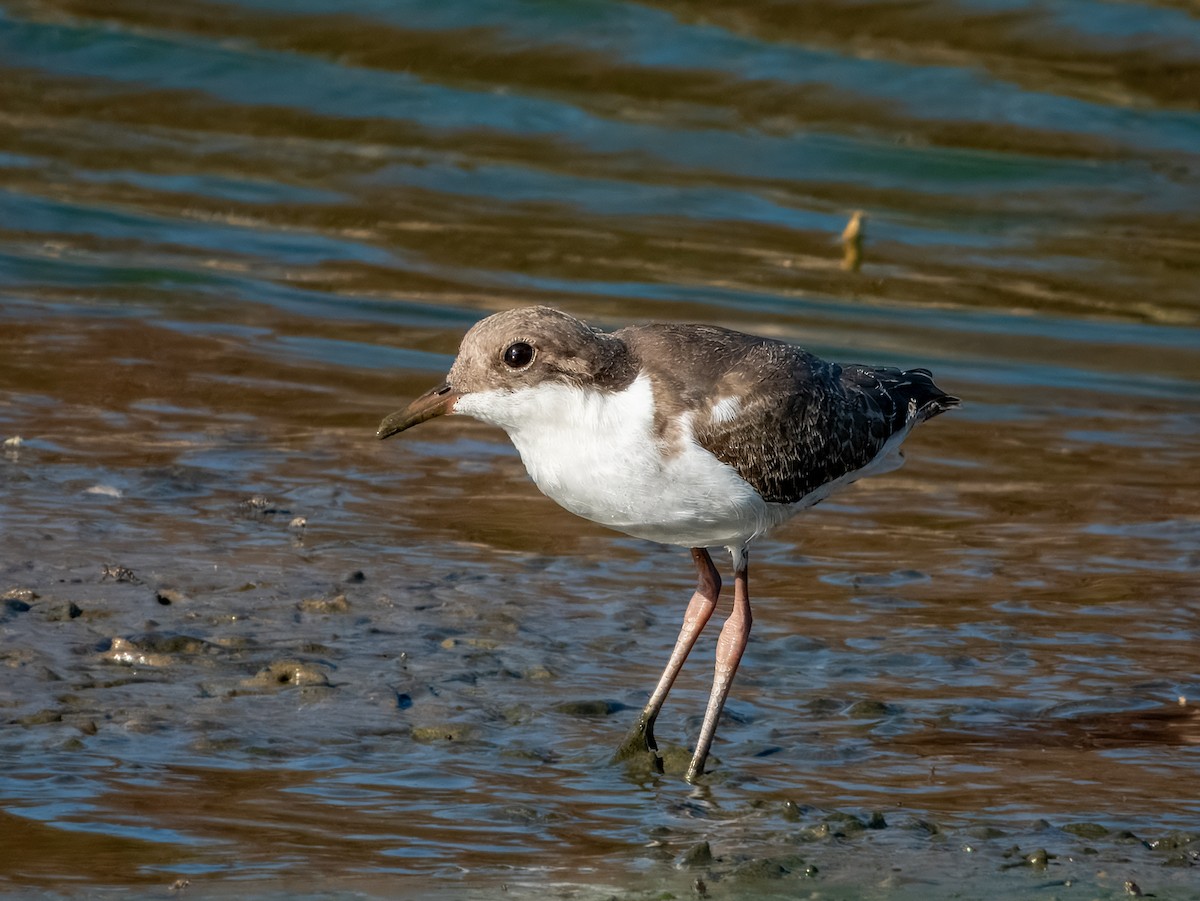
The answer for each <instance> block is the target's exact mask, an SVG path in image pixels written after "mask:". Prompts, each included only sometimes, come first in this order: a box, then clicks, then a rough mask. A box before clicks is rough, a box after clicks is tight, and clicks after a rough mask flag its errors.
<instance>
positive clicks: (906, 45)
mask: <svg viewBox="0 0 1200 901" xmlns="http://www.w3.org/2000/svg"><path fill="white" fill-rule="evenodd" d="M1198 60H1200V18H1197V16H1196V11H1195V7H1194V6H1193V5H1192V4H1190V3H1186V2H1178V3H1173V2H1167V0H1162V2H1156V3H1154V2H1143V3H1134V2H1100V0H1078V2H1063V3H1056V4H1052V5H1051V4H1032V3H1020V2H1003V3H994V2H958V3H951V2H935V3H930V4H926V5H913V4H893V3H846V2H828V3H827V2H815V3H806V4H803V5H802V6H800V7H799V8H796V6H795V5H793V4H774V3H770V2H753V0H750V2H746V0H743V2H739V3H732V2H730V3H726V2H707V3H705V4H703V5H701V4H687V3H682V2H662V3H644V4H632V3H616V2H598V0H597V2H580V3H572V4H550V5H547V4H540V3H513V2H504V3H500V2H483V0H479V2H474V0H472V2H468V3H460V4H419V3H412V4H384V3H373V2H369V0H361V2H357V3H354V4H349V5H348V4H345V3H337V4H335V3H328V2H322V0H309V2H306V3H303V4H298V3H294V2H289V3H279V2H269V0H257V2H255V0H244V2H240V3H233V4H219V3H207V2H192V0H185V2H180V3H172V4H148V3H140V2H135V0H115V2H114V0H105V2H97V0H44V2H39V0H30V2H19V0H14V2H0V388H2V389H3V390H2V392H0V439H14V438H17V437H19V438H20V439H21V441H20V443H17V442H16V441H9V442H8V443H7V444H6V445H5V446H4V448H3V449H2V450H0V486H2V493H0V542H2V543H0V547H2V551H0V592H7V594H5V595H4V599H3V601H0V603H2V604H3V606H2V607H0V663H2V664H3V673H4V676H3V678H2V679H0V891H2V892H3V893H4V894H5V896H6V897H24V896H30V897H60V896H71V897H74V896H83V895H86V896H104V895H108V894H115V893H118V892H126V891H128V890H130V889H133V890H136V891H137V892H138V893H139V894H150V895H162V896H166V895H170V894H175V893H177V892H178V891H180V890H181V889H182V888H183V887H182V884H181V883H178V882H177V881H178V880H187V882H188V885H187V886H186V893H187V894H190V895H193V896H196V895H212V896H219V895H231V896H238V897H248V896H249V897H260V898H267V897H314V898H317V897H320V898H326V897H342V896H347V897H349V896H354V897H396V896H403V897H418V896H423V895H433V894H439V895H442V894H444V893H445V892H447V891H453V892H454V893H455V894H456V895H461V896H478V897H491V896H494V895H496V894H499V893H501V892H502V891H503V892H504V893H505V894H506V896H508V897H539V898H540V897H560V896H561V897H582V898H589V897H610V896H614V895H615V896H617V897H631V898H640V897H661V896H662V893H663V892H669V893H671V894H673V895H675V896H676V897H689V896H693V897H694V896H696V895H697V894H698V893H699V891H700V889H699V888H698V887H697V880H700V881H702V882H703V884H704V891H706V892H707V893H708V895H709V896H711V897H719V898H748V897H763V896H773V895H779V896H787V897H795V896H798V895H809V894H813V895H814V896H820V897H849V898H858V897H884V896H887V897H922V898H927V897H930V896H933V897H950V896H962V895H966V896H987V897H1029V896H1031V895H1037V896H1038V897H1043V896H1045V897H1049V896H1056V897H1063V898H1070V897H1078V898H1085V897H1086V898H1093V897H1118V896H1125V895H1126V894H1128V893H1131V892H1132V889H1131V888H1129V887H1127V886H1126V883H1127V882H1132V883H1136V885H1137V886H1139V887H1140V891H1142V892H1145V893H1147V894H1150V893H1153V894H1156V895H1157V896H1158V897H1160V898H1198V897H1200V876H1198V875H1197V874H1198V873H1200V869H1198V867H1200V792H1198V791H1197V790H1196V788H1195V785H1196V784H1197V783H1198V782H1200V780H1198V779H1197V774H1198V773H1200V712H1198V708H1197V704H1196V699H1197V697H1200V652H1198V651H1197V647H1198V644H1197V640H1198V638H1200V575H1198V573H1200V496H1198V495H1197V492H1196V490H1195V483H1196V476H1195V471H1196V465H1197V460H1198V459H1200V399H1198V398H1200V391H1198V388H1200V353H1198V351H1200V214H1198V213H1197V210H1200V100H1198V99H1197V98H1200V62H1198ZM854 210H864V211H866V212H867V214H868V218H867V220H866V238H865V241H864V245H863V258H862V262H861V268H860V269H859V270H858V271H852V270H848V269H844V268H843V266H842V248H841V246H840V244H839V242H838V234H839V233H840V232H841V230H842V228H843V226H844V225H845V224H846V222H847V220H848V219H849V217H850V215H851V213H852V212H853V211H854ZM531 302H545V303H553V304H555V305H558V306H560V307H562V308H564V309H567V310H569V311H571V312H574V313H576V314H578V315H580V316H583V317H585V318H587V319H589V320H590V321H593V322H594V323H596V324H601V325H606V326H616V325H620V324H625V323H628V322H634V321H646V320H654V319H659V320H664V319H665V320H676V321H705V322H713V323H717V324H721V325H726V326H730V327H735V328H740V329H744V330H747V331H753V332H757V333H761V334H769V335H774V336H779V337H784V338H787V339H789V340H794V341H797V342H800V343H803V344H804V345H805V346H807V347H810V348H811V349H813V350H815V351H817V352H819V353H822V354H823V355H826V356H829V357H832V358H835V359H840V360H846V361H863V362H874V363H887V364H897V365H927V366H929V367H931V368H932V369H934V371H935V372H936V374H937V377H938V381H939V383H940V384H942V385H943V387H945V388H946V389H947V390H950V391H952V392H953V393H955V394H958V395H960V396H962V397H963V398H964V400H965V405H964V407H963V408H961V409H959V410H955V411H953V412H952V413H951V414H948V415H946V416H944V417H940V418H939V419H937V420H936V421H934V422H931V423H929V424H927V425H925V426H922V428H921V429H920V430H918V431H917V432H916V433H915V434H914V435H913V437H912V438H911V439H910V440H909V442H908V443H907V445H906V448H907V452H908V458H909V459H908V463H907V465H906V466H905V468H904V469H902V470H900V471H899V472H896V473H892V474H889V475H886V476H883V477H881V478H878V479H874V480H869V481H865V482H862V483H860V484H858V485H856V486H854V487H853V488H852V489H850V490H849V491H847V492H845V493H843V494H841V495H838V496H836V497H835V498H833V499H831V500H829V501H828V502H826V503H824V504H822V505H821V506H820V507H819V508H817V509H815V510H813V511H810V512H809V513H807V514H805V515H804V516H802V517H800V518H798V519H797V520H795V521H793V523H792V524H790V525H789V526H788V527H786V528H784V529H781V530H780V531H779V532H778V533H777V534H775V535H773V536H772V537H771V538H770V539H769V540H765V541H763V542H761V543H760V544H759V545H758V546H757V548H756V550H755V553H754V566H753V580H752V595H753V597H754V608H755V631H754V635H753V636H752V639H751V644H750V647H749V649H748V652H747V657H746V659H745V662H744V664H743V667H742V670H741V672H740V673H739V676H738V680H737V682H736V684H735V686H734V692H733V695H732V698H731V701H730V703H729V706H728V708H727V715H726V718H725V721H724V722H723V724H722V727H721V729H720V730H719V732H718V738H717V744H716V746H715V749H714V759H713V760H712V762H711V764H710V773H709V775H708V776H706V777H705V779H704V780H703V782H702V783H701V784H700V785H697V786H689V785H687V784H686V783H685V782H684V781H683V780H682V777H681V774H680V771H679V770H678V769H677V768H676V764H675V759H676V757H677V756H679V754H680V753H681V752H682V751H683V749H685V748H686V747H687V745H688V742H690V741H692V740H694V738H695V734H696V731H697V728H698V725H699V719H700V715H701V713H702V710H703V705H704V700H705V697H706V695H707V689H708V680H709V678H710V677H711V668H710V660H711V653H712V646H713V641H714V635H715V630H714V635H710V636H707V641H704V642H702V645H701V647H700V648H698V650H697V653H696V655H695V657H694V658H693V659H692V660H691V661H690V662H689V664H688V666H687V667H686V668H685V670H684V674H683V676H682V677H681V681H680V683H679V684H678V685H677V686H676V688H675V690H674V692H673V693H672V696H671V698H670V700H669V702H668V705H667V707H666V708H665V710H664V713H663V716H662V718H661V719H660V722H659V725H658V729H657V734H658V737H659V739H660V742H662V743H663V744H664V745H666V746H668V748H669V749H670V751H671V753H669V754H668V757H667V772H666V773H665V774H663V775H659V774H656V773H653V772H651V771H649V770H648V769H639V768H638V767H637V766H632V767H625V766H622V765H617V764H612V763H610V762H609V756H610V754H611V752H612V750H613V749H614V748H615V747H616V745H617V744H618V743H619V741H620V739H621V738H622V736H623V735H624V732H625V729H626V728H628V726H629V725H630V724H631V723H632V721H633V719H634V717H635V715H636V712H637V710H638V709H639V708H640V706H641V705H642V703H643V702H644V700H645V696H646V693H647V692H648V691H649V689H650V688H651V687H652V686H653V683H654V680H655V679H656V678H657V676H658V673H659V671H660V669H661V666H662V665H663V663H664V662H665V660H666V657H667V654H668V651H669V649H670V645H671V643H672V642H673V640H674V636H675V631H676V629H677V627H678V621H679V619H680V617H681V616H682V612H683V605H684V603H685V602H686V599H687V597H688V594H689V592H690V590H691V582H692V577H691V567H690V564H689V561H688V558H687V554H686V552H685V551H682V550H680V549H673V548H662V547H658V546H654V545H650V544H646V543H644V542H638V541H634V540H632V539H627V538H624V537H622V536H619V535H614V534H612V533H608V532H606V531H604V530H602V529H600V528H599V527H595V526H592V525H590V524H588V523H586V522H583V521H580V520H578V519H576V518H574V517H572V516H570V515H569V514H567V513H565V512H564V511H562V510H560V509H558V508H557V507H555V506H554V505H553V504H552V503H551V502H550V501H548V500H546V499H544V498H543V497H541V495H539V494H538V493H537V491H536V489H534V488H533V486H532V485H531V484H530V483H529V481H528V479H527V477H526V475H525V473H524V470H523V468H522V466H521V464H520V461H519V459H518V458H517V457H516V455H515V452H514V451H513V450H512V448H511V447H510V446H509V445H508V444H507V442H506V441H505V440H504V436H503V435H502V434H500V433H498V432H496V431H495V430H493V429H489V428H487V427H485V426H482V425H480V424H477V423H473V422H470V421H467V420H460V419H458V418H453V419H447V420H441V421H438V422H436V423H431V424H428V425H425V426H422V427H421V428H420V429H419V430H417V431H414V432H412V433H408V434H405V435H404V436H402V437H401V438H399V439H394V440H392V441H389V442H386V443H381V442H378V441H376V440H375V439H374V428H375V426H376V425H377V424H378V422H379V420H380V419H381V418H382V416H383V415H385V414H387V413H389V412H391V411H392V410H394V409H397V408H398V407H399V406H402V405H403V404H404V403H406V402H407V401H408V400H409V399H411V398H412V397H413V396H414V395H415V394H417V393H418V392H420V391H422V390H424V389H425V388H427V387H429V386H430V385H432V384H435V383H436V381H437V380H438V379H439V378H440V377H441V375H442V374H443V373H444V371H445V369H446V367H447V366H448V365H449V362H450V359H451V357H452V354H453V353H454V350H455V348H456V346H457V341H458V339H459V337H460V336H461V334H462V332H463V331H465V329H466V328H468V327H469V325H470V324H471V323H472V322H473V321H475V320H476V319H478V318H480V317H481V316H483V315H486V314H487V313H489V312H493V311H495V310H499V309H504V308H509V307H513V306H518V305H522V304H526V303H531ZM300 519H302V520H303V522H304V525H303V526H302V525H301V524H300V523H299V522H298V521H297V520H300ZM721 562H722V563H724V561H721ZM706 849H707V852H709V853H711V855H712V857H711V859H709V858H707V857H706V856H705V854H706ZM1039 852H1044V854H1042V853H1039ZM172 886H174V888H172Z"/></svg>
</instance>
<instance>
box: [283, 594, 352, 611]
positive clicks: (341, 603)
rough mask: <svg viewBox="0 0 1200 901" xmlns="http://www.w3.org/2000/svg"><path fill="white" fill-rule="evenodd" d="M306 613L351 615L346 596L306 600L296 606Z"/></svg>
mask: <svg viewBox="0 0 1200 901" xmlns="http://www.w3.org/2000/svg"><path fill="white" fill-rule="evenodd" d="M296 606H297V607H298V608H299V609H300V610H302V611H304V612H305V613H349V612H350V602H349V601H348V600H346V596H345V595H344V594H339V595H335V596H334V597H331V598H306V599H305V600H303V601H300V603H298V604H297V605H296Z"/></svg>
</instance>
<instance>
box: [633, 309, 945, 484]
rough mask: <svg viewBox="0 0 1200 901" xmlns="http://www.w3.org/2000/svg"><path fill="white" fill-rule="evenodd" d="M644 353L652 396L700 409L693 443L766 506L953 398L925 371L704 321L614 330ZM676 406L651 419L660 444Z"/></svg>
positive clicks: (835, 475) (861, 456)
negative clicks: (853, 361) (658, 426)
mask: <svg viewBox="0 0 1200 901" xmlns="http://www.w3.org/2000/svg"><path fill="white" fill-rule="evenodd" d="M616 337H619V338H621V339H622V340H624V341H625V343H626V344H627V345H628V346H629V347H630V350H631V351H632V352H633V353H634V355H635V356H637V357H639V358H641V359H643V360H645V359H647V358H648V357H649V358H654V359H656V361H657V365H656V366H655V367H654V368H655V370H656V372H657V378H658V380H659V382H660V385H659V386H656V388H659V387H661V388H662V389H666V390H656V392H655V393H656V396H657V397H660V398H668V397H669V398H676V399H678V400H677V403H678V404H679V405H682V404H687V405H689V406H694V407H696V408H697V409H699V410H700V411H701V412H700V413H699V414H697V415H696V416H694V417H693V419H692V422H691V426H692V431H693V437H694V440H695V441H696V442H697V443H698V444H699V445H700V446H701V447H703V448H704V449H705V450H707V451H709V452H710V453H712V454H713V455H714V456H716V457H717V459H719V460H721V461H722V462H724V463H727V464H728V465H729V466H731V467H733V468H734V469H735V470H736V471H737V473H738V474H739V475H740V476H741V477H742V478H743V479H744V480H745V481H746V482H748V483H749V484H750V485H751V486H753V488H754V489H755V490H756V491H757V492H758V493H759V494H760V495H761V496H762V498H763V499H764V500H766V501H768V502H771V503H779V504H795V503H798V502H800V501H802V500H805V499H806V498H812V497H815V496H817V495H820V496H823V495H821V492H822V489H823V488H825V487H826V486H831V485H835V484H837V483H839V482H845V481H848V480H852V479H853V477H854V476H855V474H856V473H859V472H860V471H862V470H866V469H867V468H868V467H870V466H871V465H872V463H874V462H875V461H877V460H878V459H879V458H880V457H881V455H884V454H885V453H887V452H889V451H891V450H894V449H895V447H896V446H898V444H899V441H901V440H903V438H904V436H905V435H906V434H907V433H908V432H909V431H910V430H911V429H912V428H913V427H914V426H915V425H917V424H918V423H920V422H923V421H924V420H926V419H929V418H931V417H933V416H936V415H937V414H939V413H941V412H944V411H945V410H947V409H949V408H950V407H953V406H955V405H957V404H958V403H959V401H958V398H955V397H952V396H950V395H948V394H946V393H945V392H944V391H942V390H941V389H939V388H938V387H937V386H936V385H935V384H934V383H933V379H932V377H931V374H930V372H929V371H928V370H926V369H910V370H900V369H895V368H883V367H869V366H861V365H846V366H841V365H838V364H836V363H829V362H826V361H824V360H822V359H820V358H819V357H817V356H815V355H814V354H811V353H808V352H807V351H805V350H803V349H801V348H799V347H797V346H795V345H791V344H787V343H785V342H782V341H775V340H772V339H769V338H759V337H755V336H752V335H745V334H742V333H739V332H731V331H728V330H725V329H718V328H714V327H711V326H685V325H657V326H644V327H641V328H637V329H625V330H622V331H621V332H617V333H616ZM677 413H678V410H676V409H673V408H670V406H668V408H666V409H663V410H661V411H659V412H658V413H657V414H656V415H657V416H658V417H659V418H660V420H661V423H662V431H663V438H664V440H669V439H670V437H671V436H670V435H669V434H667V432H668V431H669V428H670V423H672V422H674V421H675V419H674V417H675V414H677Z"/></svg>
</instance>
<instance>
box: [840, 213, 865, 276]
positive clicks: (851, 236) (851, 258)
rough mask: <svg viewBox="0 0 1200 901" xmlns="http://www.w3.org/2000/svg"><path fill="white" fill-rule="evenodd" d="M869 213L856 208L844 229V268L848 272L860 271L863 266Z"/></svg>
mask: <svg viewBox="0 0 1200 901" xmlns="http://www.w3.org/2000/svg"><path fill="white" fill-rule="evenodd" d="M866 219H867V214H866V213H864V212H863V211H862V210H855V211H854V213H853V215H851V216H850V221H849V222H848V223H846V227H845V228H844V229H842V268H843V269H844V270H846V271H847V272H858V270H859V269H860V268H861V267H862V244H863V238H864V237H865V236H866V224H865V223H866Z"/></svg>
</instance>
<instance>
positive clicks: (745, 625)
mask: <svg viewBox="0 0 1200 901" xmlns="http://www.w3.org/2000/svg"><path fill="white" fill-rule="evenodd" d="M741 562H742V566H741V569H739V570H738V571H737V572H735V573H734V575H733V579H734V581H733V612H732V613H731V614H729V619H727V620H725V625H724V626H722V627H721V636H720V638H718V639H717V666H716V670H715V672H714V674H713V687H712V693H711V694H710V695H709V696H708V709H707V710H705V711H704V725H703V726H701V727H700V737H699V738H697V739H696V751H695V753H694V754H693V755H692V762H691V764H689V765H688V771H687V780H688V782H695V781H696V780H697V779H699V778H700V776H702V775H703V774H704V762H705V761H706V760H707V759H708V751H709V749H710V748H711V747H712V742H713V736H714V735H715V734H716V732H717V720H719V719H720V718H721V710H722V708H724V706H725V699H726V698H727V697H728V696H729V687H730V686H731V685H732V684H733V677H734V674H735V673H737V668H738V664H739V663H740V662H741V660H742V652H743V651H745V650H746V642H747V641H748V640H749V638H750V624H751V622H752V621H753V620H752V618H751V616H750V590H749V582H750V576H749V564H748V563H747V562H746V560H745V558H744V557H743V558H742V561H741Z"/></svg>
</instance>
